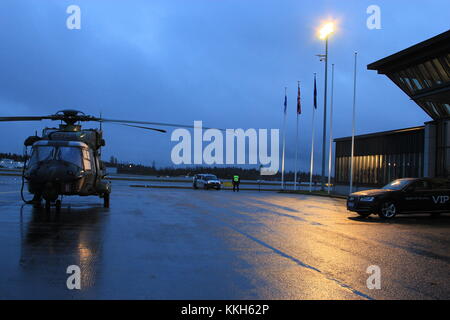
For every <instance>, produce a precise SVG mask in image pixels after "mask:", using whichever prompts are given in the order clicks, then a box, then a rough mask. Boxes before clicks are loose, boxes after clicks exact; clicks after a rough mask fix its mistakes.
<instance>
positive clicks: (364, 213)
mask: <svg viewBox="0 0 450 320" xmlns="http://www.w3.org/2000/svg"><path fill="white" fill-rule="evenodd" d="M357 214H358V215H359V216H360V217H362V218H367V217H368V216H370V215H371V213H367V212H357Z"/></svg>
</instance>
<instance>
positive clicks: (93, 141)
mask: <svg viewBox="0 0 450 320" xmlns="http://www.w3.org/2000/svg"><path fill="white" fill-rule="evenodd" d="M40 120H60V121H62V122H63V123H61V124H60V125H59V128H45V129H44V130H43V132H42V136H41V137H39V136H37V135H35V136H30V137H28V138H27V139H26V140H25V142H24V144H25V146H26V147H32V153H31V157H30V159H29V161H28V163H26V165H25V166H24V169H23V174H22V181H23V182H24V181H25V180H26V181H27V182H28V190H29V192H30V193H32V194H33V195H34V198H33V200H31V201H26V202H27V203H30V204H34V205H35V206H40V205H41V202H42V199H44V200H45V207H46V209H47V210H50V207H51V205H55V206H56V209H57V210H59V209H60V208H61V200H60V199H59V198H60V197H61V196H63V195H64V196H65V195H69V196H71V195H79V196H98V197H100V198H103V204H104V207H106V208H108V207H109V199H110V193H111V185H110V183H109V182H108V181H106V180H105V176H106V172H105V167H104V165H103V163H102V161H101V147H103V146H105V140H104V139H103V137H102V130H100V129H82V128H81V124H80V123H81V122H88V121H94V122H100V123H116V124H121V125H125V126H129V127H135V128H140V129H146V130H152V131H157V132H166V131H165V130H163V129H157V128H150V127H145V126H137V125H133V124H151V125H158V126H168V127H185V128H193V127H192V126H186V125H177V124H168V123H159V122H146V121H132V120H111V119H103V118H97V117H93V116H89V115H85V114H84V113H83V112H81V111H77V110H62V111H58V112H57V113H56V114H54V115H49V116H30V117H28V116H26V117H0V122H9V121H40ZM131 123H132V124H131ZM22 190H23V183H22ZM22 198H23V197H22ZM24 201H25V199H24Z"/></svg>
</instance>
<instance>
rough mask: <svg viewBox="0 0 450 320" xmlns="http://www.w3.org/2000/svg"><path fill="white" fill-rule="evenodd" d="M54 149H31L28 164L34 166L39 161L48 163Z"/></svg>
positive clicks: (42, 147)
mask: <svg viewBox="0 0 450 320" xmlns="http://www.w3.org/2000/svg"><path fill="white" fill-rule="evenodd" d="M54 150H55V148H54V147H51V146H39V147H34V148H33V153H32V154H31V158H30V162H29V164H30V165H31V164H35V163H38V162H40V161H48V160H52V159H53V151H54Z"/></svg>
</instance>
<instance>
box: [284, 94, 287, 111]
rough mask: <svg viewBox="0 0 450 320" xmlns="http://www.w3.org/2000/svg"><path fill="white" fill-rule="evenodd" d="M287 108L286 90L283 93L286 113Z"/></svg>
mask: <svg viewBox="0 0 450 320" xmlns="http://www.w3.org/2000/svg"><path fill="white" fill-rule="evenodd" d="M286 110H287V94H286V92H285V93H284V113H286Z"/></svg>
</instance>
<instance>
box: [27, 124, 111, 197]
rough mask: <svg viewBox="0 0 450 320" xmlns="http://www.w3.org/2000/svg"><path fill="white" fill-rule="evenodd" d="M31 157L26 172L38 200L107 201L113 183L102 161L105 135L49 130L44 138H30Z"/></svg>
mask: <svg viewBox="0 0 450 320" xmlns="http://www.w3.org/2000/svg"><path fill="white" fill-rule="evenodd" d="M27 143H28V144H31V146H32V154H31V157H30V160H29V161H28V163H27V166H26V168H25V171H24V178H25V179H26V181H27V183H28V190H29V192H30V193H32V194H34V195H35V199H36V198H37V199H40V198H44V199H45V200H46V201H50V202H53V201H56V200H57V199H58V197H59V196H62V195H79V196H90V195H95V196H100V197H102V198H103V197H108V201H109V193H110V192H111V186H110V183H109V182H107V181H105V180H104V178H105V171H104V167H103V164H102V162H101V159H100V148H101V147H102V146H104V145H105V143H104V140H103V139H102V132H101V131H100V130H96V129H86V130H81V127H80V126H76V125H61V126H60V128H59V129H56V128H46V129H44V130H43V134H42V137H37V136H33V137H29V138H28V139H27V140H26V141H25V144H26V145H27Z"/></svg>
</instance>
